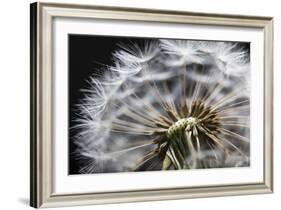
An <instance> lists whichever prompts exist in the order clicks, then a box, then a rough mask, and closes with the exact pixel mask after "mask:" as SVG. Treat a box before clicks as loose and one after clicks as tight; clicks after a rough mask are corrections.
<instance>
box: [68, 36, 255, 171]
mask: <svg viewBox="0 0 281 210" xmlns="http://www.w3.org/2000/svg"><path fill="white" fill-rule="evenodd" d="M68 39H69V42H68V43H69V145H70V146H69V173H70V174H94V173H113V172H136V171H161V170H162V171H165V170H190V169H208V168H227V167H247V166H249V165H250V43H245V42H227V41H205V40H179V39H162V38H153V39H151V38H133V37H114V36H90V35H89V36H88V35H74V34H70V35H69V38H68Z"/></svg>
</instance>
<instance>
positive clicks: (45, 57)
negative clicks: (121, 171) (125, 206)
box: [30, 2, 273, 208]
mask: <svg viewBox="0 0 281 210" xmlns="http://www.w3.org/2000/svg"><path fill="white" fill-rule="evenodd" d="M30 17H31V19H30V20H31V27H30V35H31V42H30V45H31V46H30V47H31V48H30V49H31V50H30V52H31V57H30V58H31V63H30V65H31V88H30V91H31V101H30V102H31V103H30V104H31V131H30V136H31V140H30V156H31V157H30V167H31V171H30V205H31V206H32V207H35V208H41V207H58V206H74V205H88V204H103V203H121V202H137V201H153V200H169V199H187V198H198V197H213V196H229V195H245V194H260V193H272V192H273V18H272V17H257V16H242V15H228V14H227V15H226V14H225V15H221V14H207V13H194V12H183V11H165V10H150V9H136V8H121V7H102V6H91V5H78V4H58V3H41V2H37V3H33V4H31V9H30ZM55 17H64V18H87V19H105V20H130V21H150V22H157V23H181V24H195V25H210V26H211V25H212V26H223V27H224V26H225V27H229V26H230V27H235V26H238V27H245V28H258V29H262V30H263V34H264V40H263V41H264V43H263V46H264V67H263V71H264V99H263V100H264V113H263V116H264V122H263V129H264V130H263V133H264V137H263V141H264V142H263V143H264V148H263V149H264V157H263V160H264V176H263V177H264V179H263V181H262V182H260V183H254V184H253V183H251V184H238V185H237V184H235V185H217V186H204V187H188V188H167V189H149V190H134V191H121V192H119V191H114V192H106V193H84V192H81V193H76V194H56V193H54V192H53V189H52V188H53V187H52V186H53V183H54V178H53V163H54V161H55V160H54V159H53V155H52V154H53V131H54V127H53V117H54V111H53V100H54V99H53V91H54V90H53V79H52V78H53V75H54V74H53V69H52V66H53V60H52V57H53V56H52V46H53V34H52V33H53V31H52V25H53V21H54V18H55Z"/></svg>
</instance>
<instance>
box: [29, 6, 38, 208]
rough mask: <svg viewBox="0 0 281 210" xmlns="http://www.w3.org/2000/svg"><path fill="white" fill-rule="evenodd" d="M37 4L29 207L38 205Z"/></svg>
mask: <svg viewBox="0 0 281 210" xmlns="http://www.w3.org/2000/svg"><path fill="white" fill-rule="evenodd" d="M37 7H38V5H37V3H32V4H30V206H32V207H37V205H38V185H37V180H38V179H37V178H38V174H37V169H38V167H37V166H38V161H37V157H36V156H37V70H38V68H37V41H38V37H37V21H38V16H37V14H38V13H37Z"/></svg>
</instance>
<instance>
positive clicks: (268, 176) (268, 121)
mask: <svg viewBox="0 0 281 210" xmlns="http://www.w3.org/2000/svg"><path fill="white" fill-rule="evenodd" d="M273 23H274V21H273V18H271V19H270V20H269V21H268V24H267V25H266V26H265V28H264V36H265V37H264V42H265V43H264V45H265V48H264V52H265V64H264V66H265V67H264V84H265V90H264V94H265V96H264V97H265V98H264V103H265V107H264V117H265V119H264V123H265V125H264V130H265V135H264V139H266V140H267V141H266V142H265V145H264V147H265V154H264V156H265V160H264V161H265V162H264V163H265V174H264V183H265V185H266V187H268V189H269V190H270V191H271V193H273V190H274V186H273V185H274V168H273V166H274V165H273V163H274V158H273V156H274V149H273V142H274V136H273V133H274V115H273V112H274V87H273V85H274V70H273V69H274V68H273V57H274V52H273V41H274V32H273V30H274V29H273V27H274V25H273Z"/></svg>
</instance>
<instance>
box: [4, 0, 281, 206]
mask: <svg viewBox="0 0 281 210" xmlns="http://www.w3.org/2000/svg"><path fill="white" fill-rule="evenodd" d="M30 2H31V1H29V0H10V1H9V0H6V1H1V6H0V10H1V11H0V16H1V18H0V23H1V24H0V26H1V33H0V65H1V67H0V72H1V74H0V93H1V101H0V123H1V124H0V131H1V136H0V139H1V140H0V168H1V169H0V177H1V178H0V209H3V210H5V209H28V208H30V207H29V206H28V199H29V3H30ZM60 2H76V3H82V2H83V3H88V4H104V5H118V6H130V7H147V8H157V9H170V10H177V9H178V10H187V11H200V12H216V13H232V14H245V15H267V16H274V18H275V25H274V26H275V41H274V47H275V65H274V67H275V178H276V179H275V192H274V194H270V195H251V196H236V197H221V198H205V199H193V200H178V201H161V202H145V203H137V204H136V203H133V204H119V205H117V204H116V205H115V204H114V205H103V206H95V207H93V206H90V207H89V206H88V207H78V208H77V207H76V208H75V207H72V208H70V209H92V208H95V209H104V210H105V209H107V210H109V209H125V210H126V209H131V208H134V210H137V209H155V208H156V209H158V208H159V209H160V208H161V209H163V210H164V209H199V210H200V209H215V208H216V209H217V210H222V209H227V210H232V209H233V210H237V209H253V210H260V209H271V210H272V209H278V207H277V206H278V204H279V203H280V201H281V179H280V177H281V164H280V163H279V161H281V152H280V149H279V148H281V147H280V146H281V143H280V141H279V140H280V139H281V129H280V128H279V125H281V122H280V120H281V118H280V117H281V116H280V109H278V107H281V104H280V102H281V99H280V98H281V91H279V88H280V87H279V85H278V84H280V83H281V72H280V71H279V69H280V66H281V59H280V57H281V48H280V46H281V45H280V41H281V12H280V8H281V7H280V5H278V2H279V1H278V0H255V1H247V0H212V1H210V0H183V1H180V0H166V1H164V0H139V1H137V0H115V1H114V0H92V1H90V0H88V1H86V0H83V1H78V0H76V1H71V0H68V1H60Z"/></svg>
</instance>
